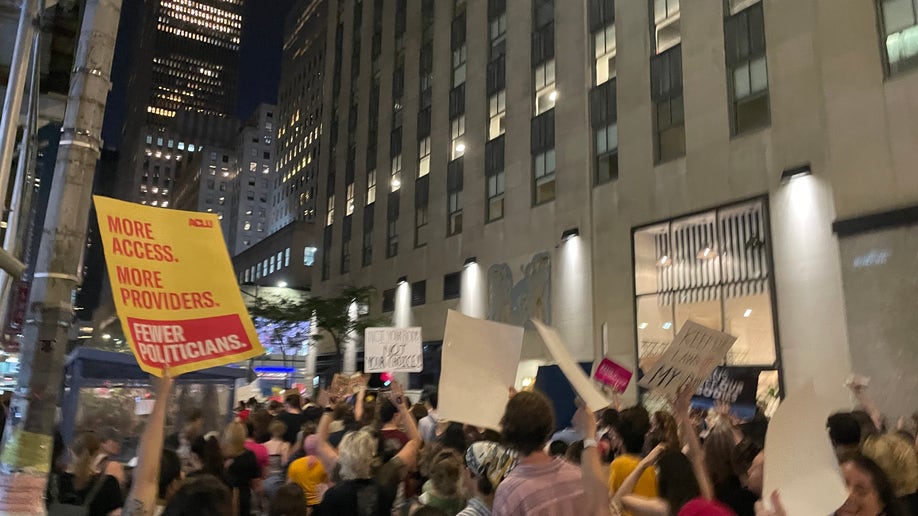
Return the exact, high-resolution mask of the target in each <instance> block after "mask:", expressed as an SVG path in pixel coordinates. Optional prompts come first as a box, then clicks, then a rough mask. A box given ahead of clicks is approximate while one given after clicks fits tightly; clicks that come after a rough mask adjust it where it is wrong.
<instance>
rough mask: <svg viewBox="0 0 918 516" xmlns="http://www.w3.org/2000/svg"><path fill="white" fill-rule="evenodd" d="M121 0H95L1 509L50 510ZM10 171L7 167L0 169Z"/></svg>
mask: <svg viewBox="0 0 918 516" xmlns="http://www.w3.org/2000/svg"><path fill="white" fill-rule="evenodd" d="M120 11H121V0H87V2H86V7H85V10H84V14H83V24H82V27H81V31H80V40H79V44H78V45H77V52H76V56H75V59H74V68H73V73H72V75H71V79H70V93H69V95H68V101H67V109H66V111H65V113H64V122H63V129H62V131H61V141H60V146H59V147H58V155H57V163H56V164H55V168H54V179H53V182H52V185H51V187H52V189H51V198H50V199H49V202H48V212H47V215H46V217H45V223H44V228H43V231H42V237H41V244H40V247H39V251H38V259H37V261H36V266H35V274H33V280H32V291H31V293H30V296H29V304H28V308H27V312H26V321H25V325H24V328H23V342H22V354H21V356H20V365H21V369H20V373H19V381H18V384H17V387H16V389H15V391H14V392H13V398H12V401H11V404H10V416H9V418H8V420H7V428H6V431H5V432H4V436H3V446H2V447H3V451H2V453H0V513H2V514H44V512H45V505H44V493H45V485H46V482H47V477H48V472H49V470H50V460H51V449H52V444H53V437H52V435H53V433H54V423H55V421H54V420H55V412H56V408H57V405H58V399H59V397H60V394H61V384H62V381H63V376H64V358H65V356H64V353H65V350H66V347H67V341H68V334H69V329H70V326H71V324H72V321H73V296H74V293H75V291H76V288H77V286H78V285H79V282H80V276H81V274H80V273H81V271H80V270H79V267H80V262H81V259H82V255H83V250H84V248H85V243H86V229H87V223H88V219H89V208H90V203H91V200H92V184H93V176H94V175H95V167H96V161H97V160H98V158H99V155H100V147H101V140H100V138H101V131H102V118H103V115H104V112H105V101H106V98H107V95H108V91H109V89H110V88H111V80H110V78H109V74H110V73H111V67H112V56H113V54H114V50H115V36H116V33H117V30H118V21H119V17H120ZM0 172H2V171H0Z"/></svg>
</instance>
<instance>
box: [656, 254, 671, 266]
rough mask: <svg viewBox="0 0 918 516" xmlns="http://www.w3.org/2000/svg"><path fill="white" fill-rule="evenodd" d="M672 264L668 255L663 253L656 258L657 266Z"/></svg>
mask: <svg viewBox="0 0 918 516" xmlns="http://www.w3.org/2000/svg"><path fill="white" fill-rule="evenodd" d="M672 264H673V262H672V260H670V259H669V256H667V255H665V254H664V255H663V256H661V257H660V259H659V260H657V267H669V266H670V265H672Z"/></svg>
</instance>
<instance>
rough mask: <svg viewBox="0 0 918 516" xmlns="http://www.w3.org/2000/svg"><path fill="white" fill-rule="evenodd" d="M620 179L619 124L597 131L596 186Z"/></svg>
mask: <svg viewBox="0 0 918 516" xmlns="http://www.w3.org/2000/svg"><path fill="white" fill-rule="evenodd" d="M615 179H618V124H617V123H612V124H609V125H607V126H606V127H601V128H599V129H597V130H596V178H595V182H596V184H602V183H607V182H609V181H613V180H615Z"/></svg>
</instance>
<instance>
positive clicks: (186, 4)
mask: <svg viewBox="0 0 918 516" xmlns="http://www.w3.org/2000/svg"><path fill="white" fill-rule="evenodd" d="M242 1H243V0H148V1H146V2H144V5H143V7H142V8H141V14H140V16H141V22H140V24H139V29H138V30H137V34H136V37H135V41H134V46H133V50H132V58H131V61H132V66H133V68H132V70H131V73H130V78H129V80H128V100H127V114H126V117H125V124H124V137H123V141H122V160H121V163H120V166H119V169H120V170H119V178H120V183H121V184H120V188H119V195H120V196H121V197H123V198H125V199H127V200H131V201H136V202H141V203H144V204H152V205H157V206H167V207H168V205H169V202H170V199H171V189H172V187H173V185H174V183H175V180H176V179H177V178H178V177H179V176H180V175H181V172H182V170H183V165H184V164H186V163H188V161H189V160H190V158H191V157H192V156H193V153H194V152H196V151H198V150H200V148H201V147H202V146H205V145H214V144H218V145H221V144H222V145H225V144H228V143H230V142H231V141H232V139H233V138H234V137H235V134H236V131H237V130H238V122H236V121H235V120H233V119H232V117H231V116H230V114H231V113H232V111H233V109H234V107H235V105H236V83H237V79H238V77H237V75H238V68H239V44H240V37H241V34H242V9H243V5H242Z"/></svg>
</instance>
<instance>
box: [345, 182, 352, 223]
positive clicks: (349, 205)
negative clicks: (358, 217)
mask: <svg viewBox="0 0 918 516" xmlns="http://www.w3.org/2000/svg"><path fill="white" fill-rule="evenodd" d="M353 213H354V183H350V184H348V185H347V206H346V211H345V215H352V214H353Z"/></svg>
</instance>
